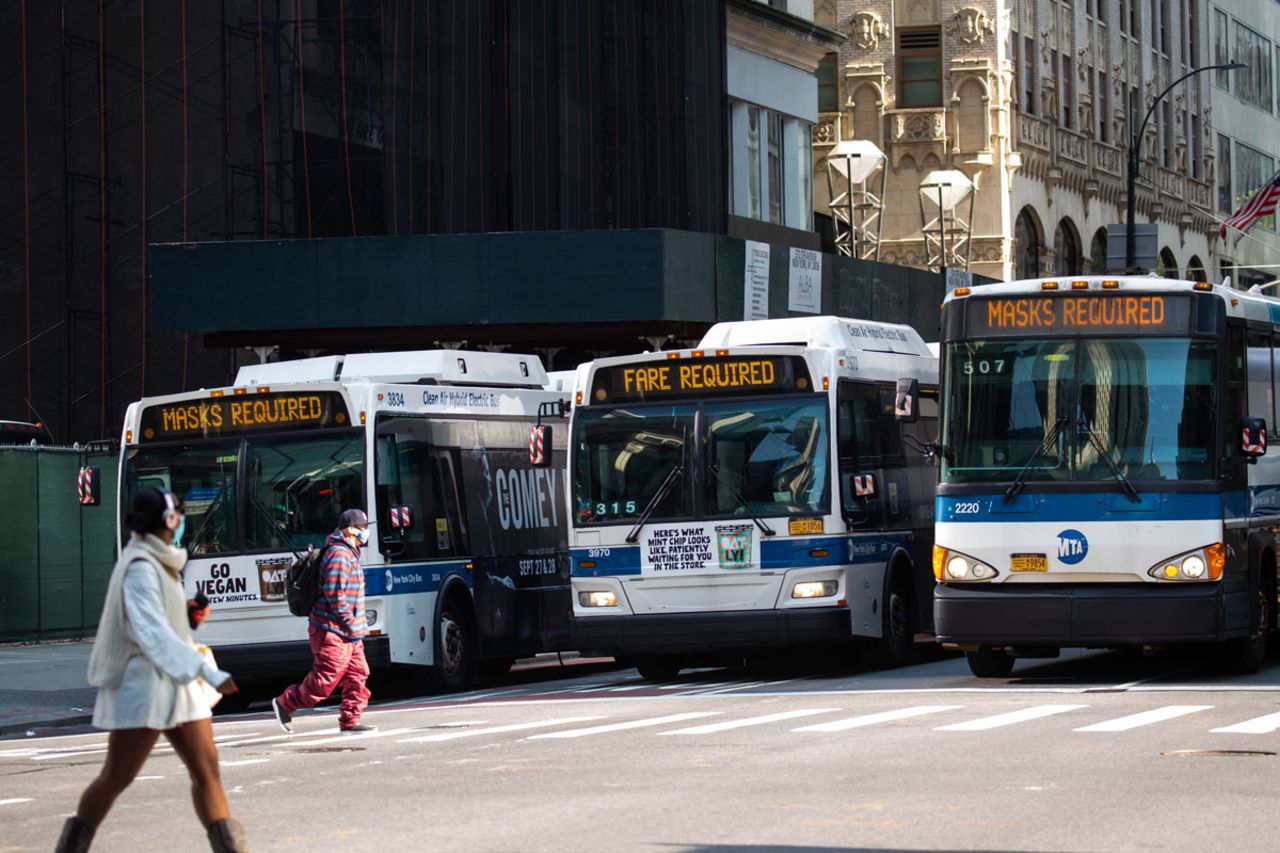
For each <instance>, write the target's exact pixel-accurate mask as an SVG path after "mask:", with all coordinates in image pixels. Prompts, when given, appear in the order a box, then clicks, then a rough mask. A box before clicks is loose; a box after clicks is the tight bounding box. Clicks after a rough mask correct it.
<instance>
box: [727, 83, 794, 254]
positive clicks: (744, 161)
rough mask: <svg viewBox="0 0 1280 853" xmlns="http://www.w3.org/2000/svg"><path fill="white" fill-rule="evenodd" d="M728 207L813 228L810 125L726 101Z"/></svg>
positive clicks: (747, 214)
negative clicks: (728, 147)
mask: <svg viewBox="0 0 1280 853" xmlns="http://www.w3.org/2000/svg"><path fill="white" fill-rule="evenodd" d="M729 138H730V145H731V155H730V163H729V196H730V198H729V209H730V211H731V212H732V213H733V215H734V216H741V217H744V218H747V219H759V220H763V221H766V222H772V223H774V224H777V225H786V226H788V227H790V228H799V229H802V230H805V231H812V230H813V178H812V175H811V174H810V173H811V172H812V169H813V125H812V124H811V123H809V122H807V121H802V120H801V119H798V118H792V117H790V116H785V115H783V114H782V113H778V112H774V111H772V110H768V109H765V108H764V107H760V106H757V105H755V104H749V103H746V102H744V101H737V100H730V101H729Z"/></svg>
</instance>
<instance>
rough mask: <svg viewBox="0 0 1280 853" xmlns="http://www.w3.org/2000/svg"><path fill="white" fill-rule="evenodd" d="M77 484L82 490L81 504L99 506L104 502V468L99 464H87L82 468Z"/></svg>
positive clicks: (80, 490)
mask: <svg viewBox="0 0 1280 853" xmlns="http://www.w3.org/2000/svg"><path fill="white" fill-rule="evenodd" d="M77 485H78V487H79V492H80V506H99V505H100V504H101V503H102V469H100V468H99V467H98V466H97V465H86V466H84V467H83V468H81V469H80V477H79V480H78V482H77Z"/></svg>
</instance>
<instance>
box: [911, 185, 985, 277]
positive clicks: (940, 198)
mask: <svg viewBox="0 0 1280 853" xmlns="http://www.w3.org/2000/svg"><path fill="white" fill-rule="evenodd" d="M966 198H968V199H969V219H968V221H967V222H966V221H965V220H963V219H961V218H960V216H959V215H957V214H956V212H955V210H956V207H957V206H958V205H959V204H960V202H962V201H964V200H965V199H966ZM975 198H976V193H974V190H973V181H971V180H969V177H968V176H967V175H966V174H965V173H964V172H961V171H960V170H959V169H935V170H934V171H932V172H930V173H929V174H927V175H925V176H924V180H922V181H921V182H920V232H921V234H922V235H923V236H924V243H925V254H926V255H927V256H928V257H927V258H926V261H925V263H926V264H927V265H928V266H933V262H934V261H935V260H936V261H938V266H939V267H940V268H943V267H949V266H951V265H952V264H951V262H952V261H958V260H960V247H961V245H963V246H964V247H965V258H964V266H965V269H968V268H969V255H970V254H971V250H972V248H973V246H972V242H971V240H970V237H972V229H973V203H974V200H975ZM925 199H928V200H929V201H931V202H933V203H935V204H937V206H938V216H937V218H936V219H932V220H930V219H928V217H927V215H926V213H925V207H924V202H925ZM948 216H950V217H951V222H952V231H953V233H954V234H955V240H954V245H953V246H952V247H951V248H950V249H948V247H947V217H948ZM935 225H936V226H937V228H938V255H937V257H936V258H935V257H934V255H933V253H932V252H931V251H930V249H929V241H930V238H931V232H932V230H933V227H934V226H935Z"/></svg>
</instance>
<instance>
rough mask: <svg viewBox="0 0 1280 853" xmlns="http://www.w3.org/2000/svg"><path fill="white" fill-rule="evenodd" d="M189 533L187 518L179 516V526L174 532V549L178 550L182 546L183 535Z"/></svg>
mask: <svg viewBox="0 0 1280 853" xmlns="http://www.w3.org/2000/svg"><path fill="white" fill-rule="evenodd" d="M186 531H187V517H186V516H185V515H183V516H179V518H178V526H177V527H176V528H174V531H173V547H175V548H177V547H178V546H180V545H181V544H182V534H183V533H185V532H186Z"/></svg>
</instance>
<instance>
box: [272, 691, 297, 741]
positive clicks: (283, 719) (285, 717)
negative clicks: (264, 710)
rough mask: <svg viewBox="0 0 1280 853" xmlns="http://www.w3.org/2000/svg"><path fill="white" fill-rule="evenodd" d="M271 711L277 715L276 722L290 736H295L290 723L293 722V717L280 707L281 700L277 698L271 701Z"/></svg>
mask: <svg viewBox="0 0 1280 853" xmlns="http://www.w3.org/2000/svg"><path fill="white" fill-rule="evenodd" d="M271 710H272V711H274V712H275V714H276V722H277V723H279V724H280V728H282V729H284V730H285V731H286V732H288V733H289V734H293V727H292V726H290V725H289V723H291V722H293V715H292V714H290V713H289V712H288V711H286V710H285V709H284V708H282V707H280V699H279V698H278V697H277V698H275V699H272V700H271Z"/></svg>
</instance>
